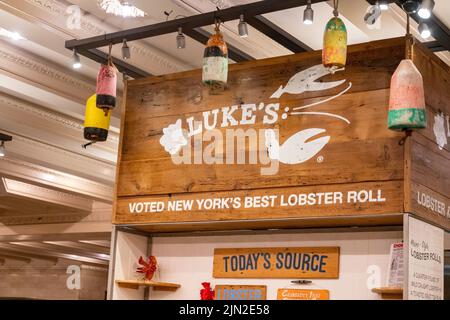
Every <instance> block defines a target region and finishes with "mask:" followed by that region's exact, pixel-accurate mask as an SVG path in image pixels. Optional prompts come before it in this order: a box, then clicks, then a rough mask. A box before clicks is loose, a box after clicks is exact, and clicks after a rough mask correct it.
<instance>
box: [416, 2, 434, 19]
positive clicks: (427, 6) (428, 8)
mask: <svg viewBox="0 0 450 320" xmlns="http://www.w3.org/2000/svg"><path fill="white" fill-rule="evenodd" d="M433 9H434V0H422V3H421V5H420V8H419V11H418V12H417V14H418V15H419V17H421V18H422V19H428V18H430V17H431V12H432V11H433Z"/></svg>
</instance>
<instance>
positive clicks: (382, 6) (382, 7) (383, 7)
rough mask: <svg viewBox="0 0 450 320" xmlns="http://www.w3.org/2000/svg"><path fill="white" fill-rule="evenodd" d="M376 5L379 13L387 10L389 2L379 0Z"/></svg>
mask: <svg viewBox="0 0 450 320" xmlns="http://www.w3.org/2000/svg"><path fill="white" fill-rule="evenodd" d="M378 5H379V6H380V10H381V11H386V10H389V1H388V0H379V1H378Z"/></svg>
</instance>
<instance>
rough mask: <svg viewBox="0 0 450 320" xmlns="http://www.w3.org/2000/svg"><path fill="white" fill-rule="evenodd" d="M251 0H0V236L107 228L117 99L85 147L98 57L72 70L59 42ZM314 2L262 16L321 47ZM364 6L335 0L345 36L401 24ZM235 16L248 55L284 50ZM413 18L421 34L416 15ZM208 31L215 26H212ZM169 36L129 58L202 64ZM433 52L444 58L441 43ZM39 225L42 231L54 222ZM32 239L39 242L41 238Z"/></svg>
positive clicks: (230, 32) (233, 26) (357, 37)
mask: <svg viewBox="0 0 450 320" xmlns="http://www.w3.org/2000/svg"><path fill="white" fill-rule="evenodd" d="M250 2H252V1H248V0H150V1H149V0H135V1H133V3H134V4H135V5H136V6H138V7H139V8H141V9H142V10H144V11H145V12H147V14H148V15H147V16H146V17H144V18H137V19H131V18H128V19H123V18H118V17H114V16H110V15H107V14H106V13H105V12H103V11H102V10H101V9H100V8H99V6H98V5H97V1H94V0H70V1H65V0H23V1H17V0H0V28H3V29H6V30H8V31H11V32H18V33H20V35H21V36H22V37H23V38H24V39H23V40H17V41H15V40H10V39H8V38H6V37H1V36H0V115H1V116H0V132H2V133H5V134H8V135H11V136H13V141H12V142H9V143H7V151H8V154H7V157H6V158H0V236H2V233H3V234H5V233H6V234H15V233H17V231H15V229H14V228H12V227H11V226H15V225H50V224H57V223H59V224H64V225H65V226H67V227H64V228H63V229H64V230H65V229H70V228H71V224H81V223H83V226H84V225H88V224H91V225H92V226H95V227H92V228H90V229H89V230H91V231H92V232H95V231H96V229H95V228H97V227H99V226H102V228H103V229H105V230H108V228H109V229H111V223H110V221H111V211H112V209H111V204H112V197H113V187H114V175H115V162H116V158H117V148H118V140H119V126H120V110H119V109H120V108H117V110H116V111H115V112H114V114H113V118H112V123H111V130H110V135H109V139H108V142H106V143H101V144H100V143H99V144H97V145H94V146H93V147H90V148H88V149H87V150H85V149H83V148H81V145H82V144H83V143H84V140H83V135H82V132H83V118H84V104H85V101H86V100H87V98H88V97H90V96H91V95H92V94H93V93H94V91H95V77H96V73H97V71H98V64H97V63H95V62H93V61H91V60H88V59H86V58H82V63H83V67H82V68H81V69H80V70H77V71H75V70H73V69H72V68H71V65H72V52H70V51H69V50H67V49H65V41H67V40H71V39H74V38H75V39H82V38H87V37H92V36H96V35H102V34H105V33H109V32H113V31H118V30H123V29H128V28H132V27H137V26H144V25H148V24H154V23H158V22H163V21H165V20H166V19H167V17H166V15H165V14H164V11H166V12H172V13H171V14H170V16H169V19H175V18H179V17H183V16H190V15H194V14H198V13H203V12H209V11H213V10H215V8H216V7H220V8H221V9H224V8H227V7H231V6H234V5H239V4H245V3H250ZM73 5H76V6H78V7H79V8H80V9H81V17H80V19H81V20H80V25H79V28H78V27H77V26H75V27H74V25H73V24H71V23H70V21H71V20H70V18H71V14H70V11H68V8H69V7H71V6H73ZM72 8H73V7H72ZM313 9H314V11H315V21H314V24H313V25H311V26H305V25H303V24H302V23H301V17H302V12H303V10H304V7H299V8H295V9H290V10H285V11H281V12H274V13H270V14H266V15H264V16H265V18H267V19H269V20H270V21H271V22H272V23H275V24H276V25H278V26H279V27H281V28H282V29H284V30H285V31H286V32H288V33H289V34H291V35H292V36H294V37H296V38H297V39H298V40H300V41H302V42H303V43H305V44H306V45H307V46H309V47H311V48H313V49H315V50H320V49H321V46H322V32H323V28H324V25H325V23H326V21H327V20H328V19H329V18H330V17H331V15H332V7H331V6H330V4H329V3H327V2H323V3H319V4H314V5H313ZM367 9H368V4H367V2H366V1H364V0H341V1H340V13H341V16H342V17H343V18H344V20H345V23H346V25H347V28H348V34H349V43H350V44H355V43H360V42H367V41H372V40H378V39H384V38H392V37H398V36H402V35H403V34H404V33H405V15H404V13H403V12H402V11H401V10H400V9H399V8H398V7H397V6H395V5H391V8H390V10H389V11H386V12H383V14H382V16H381V18H380V20H379V22H378V24H377V25H375V26H374V27H368V26H367V25H366V24H365V23H364V21H363V16H364V14H365V12H366V10H367ZM449 12H450V1H448V0H436V7H435V10H434V13H435V15H436V16H437V17H438V18H439V19H440V20H441V21H442V22H443V23H444V24H446V26H447V28H448V27H450V15H449V14H448V13H449ZM237 23H238V22H237V21H229V22H226V23H225V26H224V28H223V32H224V34H225V37H226V40H227V42H228V43H229V44H231V45H233V46H235V47H237V48H239V49H240V50H242V51H243V52H245V53H247V54H248V55H250V56H252V57H254V58H256V59H261V58H267V57H274V56H280V55H286V54H290V53H291V51H290V50H288V49H286V48H284V47H283V46H281V45H280V44H278V43H277V42H275V41H273V40H271V39H270V38H269V37H267V36H265V35H264V34H262V33H260V32H259V31H257V30H256V29H254V28H252V27H250V26H249V35H250V36H249V37H248V38H245V39H243V38H240V37H239V36H238V33H237ZM412 27H413V30H414V33H415V36H416V37H418V38H420V36H419V35H418V34H417V24H415V23H413V25H412ZM205 30H208V31H209V32H211V31H212V29H211V27H205ZM175 36H176V34H168V35H164V36H159V37H155V38H151V39H145V40H140V41H134V42H131V43H129V46H130V47H131V52H132V59H131V60H130V61H129V63H130V64H132V65H135V66H136V67H139V68H141V69H143V70H145V71H147V72H149V73H151V74H155V75H160V74H168V73H173V72H179V71H184V70H189V69H192V68H199V67H201V63H202V55H203V48H204V47H203V45H202V44H200V43H198V42H196V41H194V40H192V39H190V38H187V48H186V49H184V50H180V49H176V46H175ZM430 40H433V39H428V41H430ZM120 48H121V46H120V45H117V46H115V48H114V50H113V54H114V55H115V56H116V57H118V58H120V57H121V53H120ZM102 50H105V48H102ZM437 54H438V56H439V57H440V58H441V59H442V60H443V61H444V62H445V63H447V64H449V65H450V54H449V52H448V51H446V52H439V53H437ZM120 88H122V85H121V84H120ZM2 226H4V228H3V229H2ZM27 230H28V229H27ZM33 230H34V229H33ZM43 230H45V231H43V232H47V233H48V232H49V230H51V229H49V228H47V227H46V228H45V229H43ZM22 232H23V231H22ZM72 240H73V239H72ZM78 240H83V239H78ZM78 240H77V241H78ZM31 242H32V243H31V244H36V243H35V242H37V243H41V244H42V241H40V240H39V241H38V240H36V241H35V240H33V241H31ZM8 245H9V246H12V244H11V243H9V244H8ZM47 245H49V246H50V245H51V246H54V244H46V246H47ZM14 246H15V248H16V246H17V244H14ZM40 247H41V248H43V247H42V246H40ZM9 249H11V248H9ZM16 249H17V248H16ZM47 249H49V248H48V246H47ZM53 249H55V248H53ZM0 255H1V254H0ZM0 258H1V257H0Z"/></svg>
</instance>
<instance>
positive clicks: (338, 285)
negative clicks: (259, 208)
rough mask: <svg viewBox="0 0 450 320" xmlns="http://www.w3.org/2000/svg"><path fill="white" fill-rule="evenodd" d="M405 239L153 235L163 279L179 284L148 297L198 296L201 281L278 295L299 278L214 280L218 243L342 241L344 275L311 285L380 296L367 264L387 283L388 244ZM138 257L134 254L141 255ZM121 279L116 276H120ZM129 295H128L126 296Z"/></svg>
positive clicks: (341, 294) (386, 235)
mask: <svg viewBox="0 0 450 320" xmlns="http://www.w3.org/2000/svg"><path fill="white" fill-rule="evenodd" d="M401 240H402V232H401V231H399V232H394V231H392V232H357V233H296V234H266V235H233V236H197V237H157V238H153V239H152V254H153V255H155V256H156V257H157V259H158V264H159V266H160V274H159V279H155V280H161V281H166V282H175V283H180V284H181V288H180V289H178V290H177V291H176V292H165V291H152V292H150V299H175V300H176V299H193V300H199V292H200V289H201V283H202V282H204V281H207V282H211V284H212V286H214V285H217V284H253V285H267V298H268V299H276V294H277V289H278V288H286V287H291V288H301V287H300V286H296V285H291V284H290V281H291V280H295V279H254V280H252V279H241V280H239V279H214V278H213V277H212V269H213V252H214V248H227V247H230V248H231V247H237V248H246V247H247V248H251V247H284V246H289V247H302V246H317V247H319V246H339V247H340V248H341V257H340V277H339V279H337V280H313V284H312V285H310V286H307V288H311V289H312V288H318V289H327V290H329V291H330V298H331V299H379V298H380V297H379V296H378V295H377V294H374V293H372V292H371V291H370V290H369V289H368V287H367V285H366V282H367V279H368V276H369V274H367V268H368V267H369V266H371V265H376V266H379V268H380V271H381V285H382V286H385V284H386V272H387V267H388V263H389V262H388V260H389V249H390V245H391V243H393V242H396V241H401ZM137 258H138V257H136V260H137ZM116 278H117V277H116ZM122 298H125V296H122Z"/></svg>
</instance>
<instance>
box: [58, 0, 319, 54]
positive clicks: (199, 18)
mask: <svg viewBox="0 0 450 320" xmlns="http://www.w3.org/2000/svg"><path fill="white" fill-rule="evenodd" d="M324 1H325V0H312V1H311V2H312V3H319V2H324ZM307 2H308V1H307V0H283V1H280V0H265V1H258V2H253V3H249V4H244V5H240V6H233V7H230V8H227V9H223V10H220V11H213V12H207V13H202V14H198V15H193V16H190V17H185V18H180V19H175V20H169V21H166V22H161V23H156V24H152V25H148V26H143V27H138V28H133V29H128V30H123V31H118V32H113V33H108V34H105V35H100V36H95V37H91V38H86V39H81V40H69V41H66V48H67V49H70V50H73V49H77V50H80V49H84V50H86V49H94V48H100V47H104V46H108V45H110V44H117V43H122V42H123V40H124V39H126V40H127V41H128V42H129V41H135V40H140V39H145V38H151V37H156V36H160V35H164V34H168V33H174V32H177V31H178V28H179V27H182V28H183V30H184V32H186V31H187V30H192V29H196V28H200V27H204V26H207V25H212V24H213V23H214V20H215V19H216V18H220V20H221V21H222V22H225V21H231V20H237V19H239V17H240V15H241V14H244V16H245V17H246V18H249V17H253V16H256V15H261V14H265V13H270V12H275V11H281V10H286V9H291V8H295V7H300V6H304V5H306V4H307Z"/></svg>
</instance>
